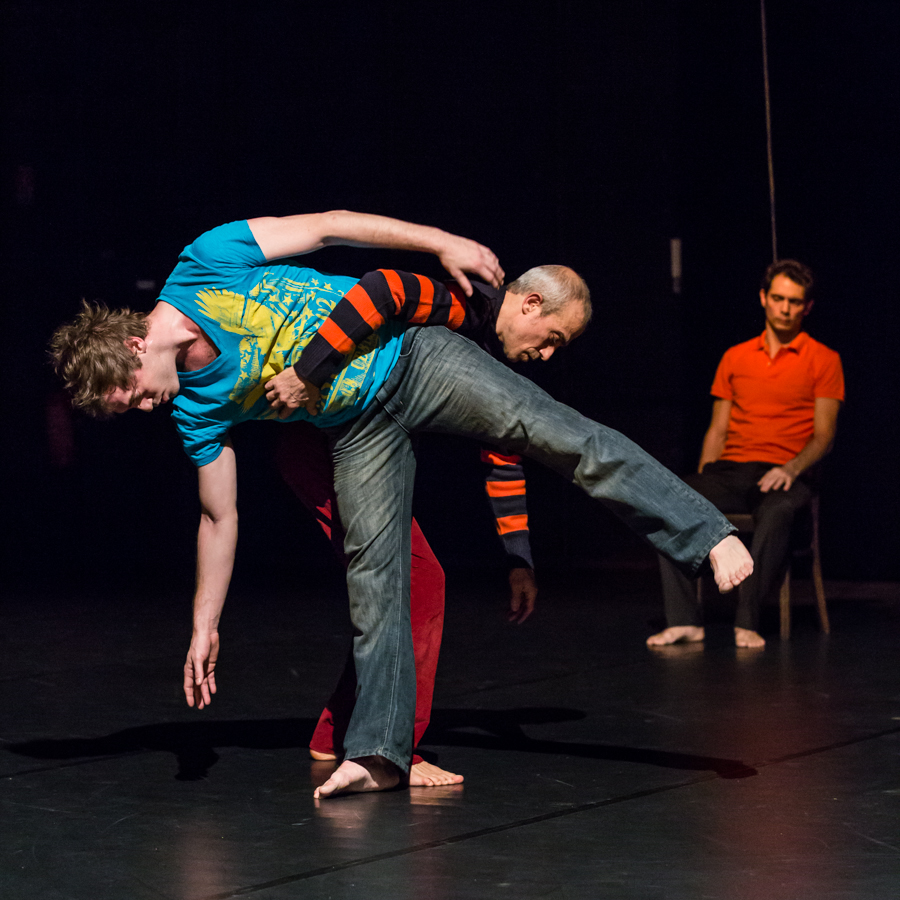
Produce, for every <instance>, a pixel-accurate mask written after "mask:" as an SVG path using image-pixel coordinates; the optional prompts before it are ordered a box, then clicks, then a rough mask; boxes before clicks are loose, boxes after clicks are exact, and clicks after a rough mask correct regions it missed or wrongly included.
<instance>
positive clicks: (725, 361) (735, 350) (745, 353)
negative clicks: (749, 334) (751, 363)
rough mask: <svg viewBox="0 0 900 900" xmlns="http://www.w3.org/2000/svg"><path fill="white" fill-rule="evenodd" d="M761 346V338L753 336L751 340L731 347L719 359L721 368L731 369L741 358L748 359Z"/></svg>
mask: <svg viewBox="0 0 900 900" xmlns="http://www.w3.org/2000/svg"><path fill="white" fill-rule="evenodd" d="M758 347H759V338H758V337H755V338H751V339H750V340H749V341H743V342H742V343H740V344H735V345H734V346H733V347H729V348H728V349H727V350H726V351H725V352H724V353H723V354H722V359H721V360H719V369H731V368H733V367H734V366H735V365H736V364H738V363H739V362H740V361H741V360H743V359H747V358H748V357H749V356H750V355H751V354H752V353H753V352H754V351H756V349H757V348H758Z"/></svg>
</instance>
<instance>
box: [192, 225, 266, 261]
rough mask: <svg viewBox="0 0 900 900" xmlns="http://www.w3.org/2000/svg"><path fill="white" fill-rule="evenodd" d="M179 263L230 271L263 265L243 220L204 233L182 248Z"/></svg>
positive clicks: (263, 257)
mask: <svg viewBox="0 0 900 900" xmlns="http://www.w3.org/2000/svg"><path fill="white" fill-rule="evenodd" d="M179 259H180V260H181V261H183V262H184V261H194V262H200V263H202V264H205V265H208V266H234V267H246V266H261V265H264V264H265V262H266V258H265V256H263V253H262V250H260V249H259V244H257V243H256V239H255V238H254V237H253V232H252V231H251V230H250V226H249V224H248V223H247V220H246V219H241V220H240V221H237V222H228V223H227V224H225V225H219V226H217V227H216V228H211V229H210V230H209V231H205V232H204V233H203V234H201V235H200V237H198V238H197V239H196V240H195V241H194V242H193V243H191V244H188V246H187V247H185V248H184V250H183V251H182V252H181V256H180V257H179Z"/></svg>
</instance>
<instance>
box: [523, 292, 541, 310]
mask: <svg viewBox="0 0 900 900" xmlns="http://www.w3.org/2000/svg"><path fill="white" fill-rule="evenodd" d="M543 308H544V297H543V294H539V293H538V292H537V291H532V292H531V293H530V294H526V295H525V297H524V299H523V300H522V312H523V313H524V314H525V315H526V316H527V315H528V314H529V313H532V312H534V311H535V310H537V312H538V313H540V312H542V310H543Z"/></svg>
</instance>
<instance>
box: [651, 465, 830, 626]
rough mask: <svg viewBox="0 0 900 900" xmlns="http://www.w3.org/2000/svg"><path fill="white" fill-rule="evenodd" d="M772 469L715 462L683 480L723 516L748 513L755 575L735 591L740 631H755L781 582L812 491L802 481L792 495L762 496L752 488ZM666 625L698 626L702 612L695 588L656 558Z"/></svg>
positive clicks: (777, 492)
mask: <svg viewBox="0 0 900 900" xmlns="http://www.w3.org/2000/svg"><path fill="white" fill-rule="evenodd" d="M773 465H775V464H774V463H767V462H745V463H741V462H732V461H731V460H718V461H717V462H714V463H707V465H706V466H705V467H704V469H703V472H702V473H701V474H697V475H689V476H688V477H687V478H685V479H684V480H685V481H686V482H687V483H688V484H689V485H690V486H691V487H692V488H693V489H694V490H695V491H697V493H699V494H702V495H703V496H704V497H706V499H707V500H709V501H710V502H711V503H712V504H713V505H714V506H715V507H717V508H718V509H719V510H720V511H721V512H723V513H750V514H752V516H753V521H754V524H755V530H754V532H753V543H752V545H751V547H750V555H751V556H752V557H753V566H754V568H753V574H752V575H751V576H750V577H749V578H748V579H747V580H746V581H744V582H743V584H741V586H740V588H738V605H737V615H736V616H735V622H734V624H735V625H736V626H737V627H738V628H747V629H749V630H751V631H757V630H758V628H759V604H760V601H761V600H762V599H763V598H765V597H767V596H768V595H769V594H770V593H771V592H772V591H774V590H775V588H776V587H777V586H778V585H779V584H780V583H781V580H782V578H784V572H785V565H786V563H787V555H788V550H789V549H790V540H791V525H792V524H793V522H794V515H795V514H796V512H797V511H798V510H799V509H802V508H803V507H804V506H806V505H807V504H808V503H809V502H810V500H811V499H812V490H811V488H810V487H809V485H808V484H807V483H805V482H804V481H803V480H802V479H798V480H797V481H795V482H794V483H793V484H792V485H791V487H790V490H787V491H785V490H770V491H769V492H768V493H765V494H764V493H763V492H762V491H760V489H759V488H758V487H757V484H756V482H757V481H759V479H760V478H762V476H763V475H764V474H765V473H766V472H768V470H769V469H771V468H772V466H773ZM660 574H661V575H662V587H663V600H664V602H665V609H666V622H667V624H668V625H669V626H674V625H696V626H699V625H702V624H703V619H702V612H701V610H700V607H699V604H698V603H697V591H696V588H695V585H694V582H692V581H690V580H689V579H687V578H686V577H685V576H684V575H682V574H681V572H679V571H678V569H676V568H675V566H673V565H672V564H671V563H670V562H669V561H668V560H667V559H664V558H662V557H660Z"/></svg>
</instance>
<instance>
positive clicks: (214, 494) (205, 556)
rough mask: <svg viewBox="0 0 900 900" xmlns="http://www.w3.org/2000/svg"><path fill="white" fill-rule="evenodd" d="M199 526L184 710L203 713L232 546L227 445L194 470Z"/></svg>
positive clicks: (233, 492)
mask: <svg viewBox="0 0 900 900" xmlns="http://www.w3.org/2000/svg"><path fill="white" fill-rule="evenodd" d="M197 476H198V484H199V488H200V528H199V531H198V534H197V586H196V589H195V592H194V631H193V635H192V637H191V646H190V649H189V650H188V654H187V660H186V661H185V664H184V695H185V699H186V700H187V704H188V706H196V707H197V708H198V709H203V707H204V706H208V705H209V703H210V702H211V700H212V695H213V694H215V692H216V675H215V670H216V659H217V658H218V655H219V617H220V616H221V615H222V607H223V606H224V605H225V597H226V595H227V593H228V585H229V584H230V582H231V571H232V569H233V567H234V552H235V547H236V546H237V526H238V517H237V465H236V460H235V455H234V449H233V448H232V446H231V443H230V442H228V443H227V444H226V445H225V447H223V449H222V452H221V453H220V454H219V456H218V458H217V459H215V460H214V461H213V462H211V463H209V464H207V465H205V466H202V467H201V468H200V469H198V470H197Z"/></svg>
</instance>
